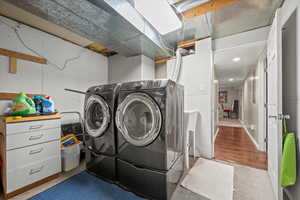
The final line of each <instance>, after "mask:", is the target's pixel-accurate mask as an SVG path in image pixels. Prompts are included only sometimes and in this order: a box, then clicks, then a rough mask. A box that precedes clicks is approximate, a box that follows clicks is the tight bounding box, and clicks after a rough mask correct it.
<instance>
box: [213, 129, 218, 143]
mask: <svg viewBox="0 0 300 200" xmlns="http://www.w3.org/2000/svg"><path fill="white" fill-rule="evenodd" d="M218 134H219V127H218V128H217V130H216V132H215V135H214V139H213V143H215V140H216V137H217V136H218Z"/></svg>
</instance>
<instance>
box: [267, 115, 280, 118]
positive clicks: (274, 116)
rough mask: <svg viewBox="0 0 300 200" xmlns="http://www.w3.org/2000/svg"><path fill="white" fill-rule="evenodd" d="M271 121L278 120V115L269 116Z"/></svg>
mask: <svg viewBox="0 0 300 200" xmlns="http://www.w3.org/2000/svg"><path fill="white" fill-rule="evenodd" d="M268 117H269V118H270V119H277V118H278V117H277V116H276V115H269V116H268Z"/></svg>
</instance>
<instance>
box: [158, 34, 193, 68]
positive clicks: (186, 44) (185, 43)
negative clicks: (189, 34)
mask: <svg viewBox="0 0 300 200" xmlns="http://www.w3.org/2000/svg"><path fill="white" fill-rule="evenodd" d="M196 41H197V39H195V40H187V41H183V42H180V43H178V44H177V48H189V47H192V46H194V45H195V43H196ZM174 58H176V56H170V57H165V58H160V59H158V60H156V61H155V64H161V63H165V62H167V61H168V60H171V59H174Z"/></svg>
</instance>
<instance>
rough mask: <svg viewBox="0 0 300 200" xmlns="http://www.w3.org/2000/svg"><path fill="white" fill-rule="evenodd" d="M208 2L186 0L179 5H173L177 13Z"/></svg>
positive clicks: (203, 0) (206, 0)
mask: <svg viewBox="0 0 300 200" xmlns="http://www.w3.org/2000/svg"><path fill="white" fill-rule="evenodd" d="M209 1H210V0H187V1H183V2H181V3H178V4H175V7H176V9H177V11H178V12H181V13H182V12H185V11H187V10H189V9H192V8H194V7H196V6H199V5H201V4H204V3H206V2H209Z"/></svg>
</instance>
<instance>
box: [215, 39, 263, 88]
mask: <svg viewBox="0 0 300 200" xmlns="http://www.w3.org/2000/svg"><path fill="white" fill-rule="evenodd" d="M264 48H265V43H264V42H260V43H257V44H251V45H244V46H240V47H235V48H231V49H225V50H220V51H216V52H215V54H214V64H215V70H216V76H217V79H218V81H219V84H220V86H221V87H239V86H241V84H242V83H243V81H244V80H245V79H246V77H247V75H248V73H249V71H250V70H251V69H253V68H254V67H255V66H256V64H257V62H258V59H259V57H260V55H261V54H262V52H263V50H264ZM234 58H240V61H238V62H234V61H233V59H234ZM230 79H233V81H230Z"/></svg>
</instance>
